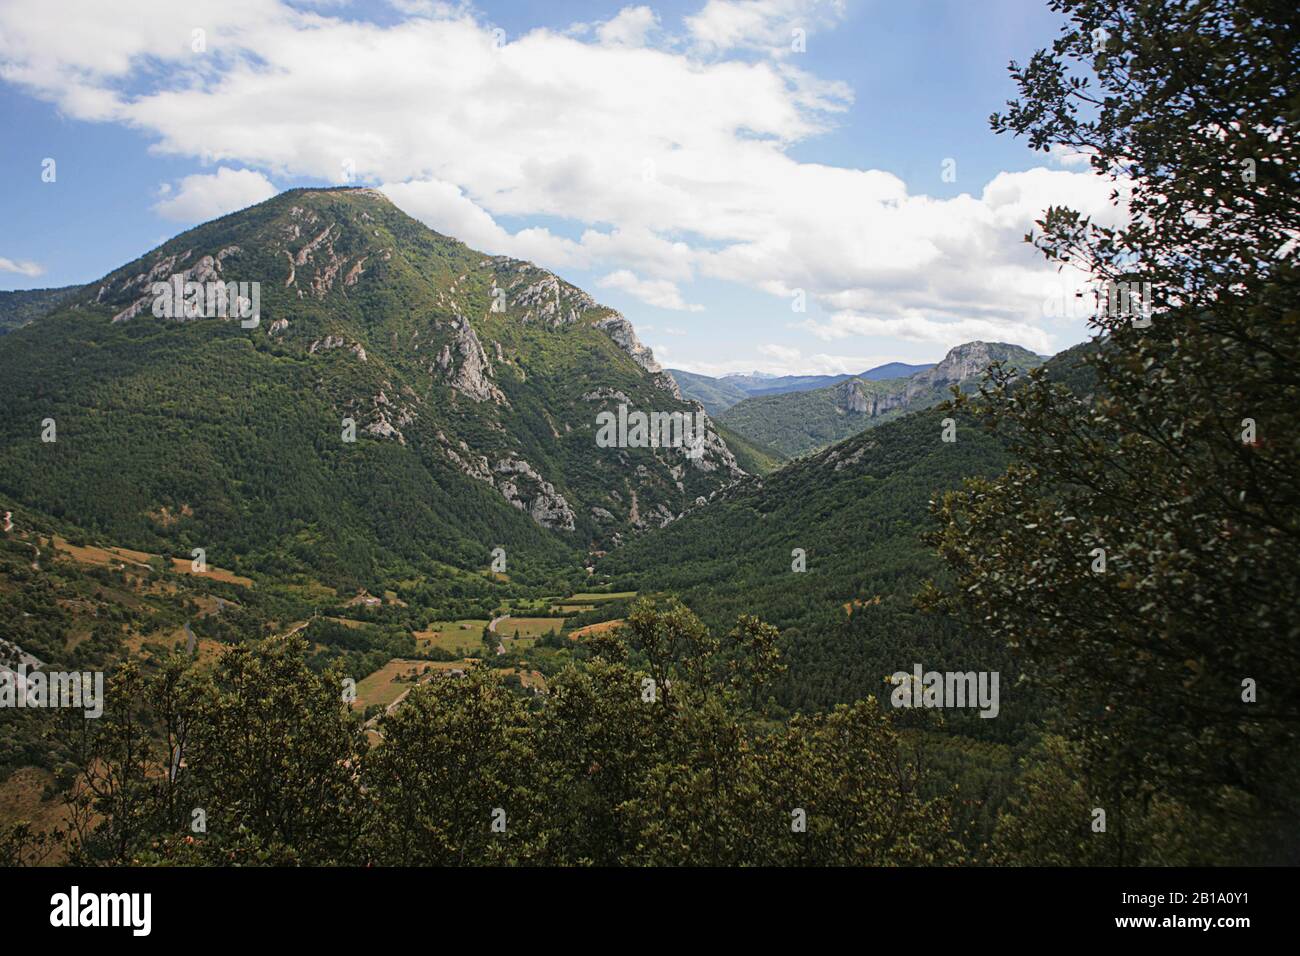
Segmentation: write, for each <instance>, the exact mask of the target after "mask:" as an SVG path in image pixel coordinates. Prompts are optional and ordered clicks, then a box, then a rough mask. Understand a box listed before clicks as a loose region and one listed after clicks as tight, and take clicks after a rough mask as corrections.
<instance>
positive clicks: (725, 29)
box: [686, 0, 844, 55]
mask: <svg viewBox="0 0 1300 956" xmlns="http://www.w3.org/2000/svg"><path fill="white" fill-rule="evenodd" d="M843 16H844V0H708V2H707V3H705V5H704V7H703V8H702V9H701V10H700V12H699V13H696V14H693V15H692V16H689V17H687V18H686V26H687V29H688V30H689V31H690V35H691V37H692V39H694V40H695V42H696V43H698V44H700V45H701V46H703V47H705V48H708V49H712V50H719V51H722V50H732V49H738V48H739V49H757V50H763V51H766V52H769V53H772V54H774V55H785V54H786V53H791V52H794V49H793V47H794V46H795V45H796V43H795V41H796V37H795V31H796V30H801V31H803V37H804V38H805V39H806V38H807V36H808V35H810V34H812V33H814V32H816V31H819V30H825V29H828V28H830V27H832V26H834V25H835V23H837V22H838V21H839V20H840V19H841V18H843Z"/></svg>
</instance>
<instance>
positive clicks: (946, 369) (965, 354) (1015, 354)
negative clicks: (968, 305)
mask: <svg viewBox="0 0 1300 956" xmlns="http://www.w3.org/2000/svg"><path fill="white" fill-rule="evenodd" d="M999 361H1000V362H1004V363H1007V364H1009V365H1013V366H1016V367H1020V368H1033V367H1034V366H1037V365H1041V364H1042V362H1043V360H1042V359H1041V358H1039V357H1038V356H1037V355H1035V354H1034V353H1033V352H1030V351H1029V350H1028V349H1023V348H1021V347H1020V346H1018V345H1008V344H1006V343H1005V342H967V343H965V344H964V345H958V346H956V347H955V348H952V349H949V351H948V354H947V355H945V356H944V357H943V361H941V362H940V363H939V364H938V365H936V366H935V367H934V368H932V369H927V370H926V371H924V372H917V373H916V374H915V375H913V376H911V377H910V378H909V379H908V383H907V394H908V396H909V398H910V397H915V396H917V395H920V394H924V393H928V392H931V391H934V390H936V389H939V390H946V389H947V388H948V387H949V386H951V385H960V384H962V383H964V382H969V381H972V380H974V379H978V378H981V377H983V375H984V372H985V371H986V370H987V369H988V367H989V366H990V365H991V364H992V363H994V362H999Z"/></svg>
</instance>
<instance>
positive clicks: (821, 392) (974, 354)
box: [718, 341, 1043, 457]
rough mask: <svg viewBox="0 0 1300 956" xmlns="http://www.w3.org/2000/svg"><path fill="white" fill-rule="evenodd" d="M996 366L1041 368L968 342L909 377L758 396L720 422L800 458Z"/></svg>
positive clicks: (1034, 359) (993, 345)
mask: <svg viewBox="0 0 1300 956" xmlns="http://www.w3.org/2000/svg"><path fill="white" fill-rule="evenodd" d="M995 361H999V362H1003V363H1005V364H1007V365H1009V366H1011V367H1014V368H1024V369H1027V368H1035V367H1037V366H1038V365H1041V364H1042V363H1043V360H1042V359H1041V358H1040V357H1039V356H1038V355H1036V354H1035V353H1033V352H1031V351H1029V350H1028V349H1025V348H1022V347H1020V346H1018V345H1011V344H1008V343H1004V342H981V341H975V342H966V343H963V344H961V345H958V346H955V347H953V348H952V349H950V350H949V351H948V353H947V354H946V355H945V356H944V358H943V360H942V361H940V362H939V363H938V364H936V365H934V366H930V367H928V368H924V369H922V370H920V371H918V372H915V373H913V374H911V375H909V376H907V377H905V378H892V379H876V380H869V379H865V378H862V377H861V376H854V377H849V378H846V379H844V380H842V381H840V382H838V383H835V384H833V385H829V386H825V387H822V388H818V389H811V390H808V391H800V392H785V393H780V394H769V395H754V396H750V397H748V398H746V399H744V400H742V401H740V402H737V403H736V404H734V405H732V406H730V407H728V408H726V409H724V410H723V411H722V412H720V413H719V415H718V420H719V421H720V422H722V423H723V424H725V425H726V426H727V427H728V428H730V429H732V430H733V431H735V432H737V433H738V434H740V435H742V436H744V437H745V438H748V439H749V440H751V441H754V442H758V443H760V444H764V445H768V446H770V447H772V448H774V449H776V450H777V451H779V452H780V453H782V454H783V455H786V456H788V457H798V456H800V455H805V454H809V453H810V452H814V451H817V450H818V449H821V448H825V447H827V446H829V445H831V444H834V443H835V442H836V441H840V440H841V439H844V438H847V437H848V436H850V435H852V434H854V433H856V432H858V431H860V430H862V429H865V428H872V427H875V426H876V425H878V424H880V423H881V422H883V421H888V420H889V419H890V418H893V417H896V416H897V415H899V414H902V413H903V412H904V411H906V410H908V409H916V408H919V407H924V406H926V405H934V404H937V403H938V402H942V401H943V400H945V399H946V398H947V397H948V390H949V388H950V387H951V386H953V385H956V386H958V387H961V388H969V387H972V386H973V384H974V382H975V380H976V379H978V378H979V377H980V376H981V375H982V374H983V373H984V371H985V370H986V369H987V368H988V366H989V365H990V364H991V363H992V362H995Z"/></svg>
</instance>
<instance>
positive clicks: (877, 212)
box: [0, 0, 1115, 351]
mask: <svg viewBox="0 0 1300 956" xmlns="http://www.w3.org/2000/svg"><path fill="white" fill-rule="evenodd" d="M397 5H398V6H399V7H400V8H401V9H403V10H405V11H408V12H410V14H411V15H410V16H409V17H408V18H407V19H405V20H401V21H399V22H396V23H392V24H389V25H383V26H381V25H376V24H373V23H367V22H364V21H361V20H356V19H343V18H342V17H339V16H337V15H335V12H334V10H333V8H332V7H330V6H318V7H316V8H315V9H309V10H303V9H296V8H295V7H293V6H290V5H288V4H287V3H283V2H279V0H195V2H194V3H192V4H187V5H179V4H174V3H171V2H164V0H120V2H118V3H114V4H111V5H110V4H104V3H102V2H99V0H67V2H66V3H62V4H58V5H55V4H50V3H48V2H47V0H6V3H4V4H3V5H0V75H2V76H3V77H4V78H5V79H7V80H9V81H10V82H12V83H16V84H20V85H23V86H24V87H26V88H27V89H29V90H30V91H32V92H34V93H35V94H37V95H40V96H43V97H45V98H47V99H49V100H51V101H52V102H55V103H57V104H58V105H59V107H60V108H61V109H62V110H63V111H64V112H66V113H67V114H69V115H71V116H73V117H76V118H80V119H94V120H106V121H114V122H118V123H122V124H125V125H127V126H130V127H132V128H134V129H137V130H140V131H142V132H144V133H145V134H147V135H150V136H153V137H154V138H155V139H156V145H155V147H154V148H155V150H156V151H157V152H159V153H162V154H164V155H172V156H183V157H190V158H195V159H200V160H203V161H206V162H209V163H225V164H229V165H242V166H245V167H248V169H245V170H244V171H242V173H241V174H240V175H241V176H242V177H245V178H242V179H241V180H240V183H241V184H242V185H244V186H246V187H249V190H248V192H247V193H243V194H240V195H239V196H237V197H234V198H232V199H230V200H229V201H231V202H235V203H236V204H239V203H247V202H252V201H256V200H257V198H265V195H269V194H270V189H271V187H270V183H269V181H268V180H266V178H265V176H264V175H262V173H259V172H253V171H252V170H261V171H263V172H264V173H266V174H270V175H274V176H277V177H281V176H283V177H302V178H315V179H324V180H326V181H331V182H343V181H344V177H343V175H342V171H343V169H344V168H345V166H344V164H345V162H346V163H351V168H352V169H353V170H354V171H355V177H356V179H355V181H357V182H362V183H374V184H381V185H382V188H383V189H384V190H385V192H386V193H387V194H388V195H389V196H390V197H392V199H393V201H394V202H395V203H397V204H398V205H399V206H400V207H401V208H403V209H405V210H406V211H407V212H409V213H410V214H412V215H414V216H416V217H417V218H419V219H421V220H423V221H424V222H426V223H428V224H429V225H430V226H432V227H433V228H435V229H438V230H439V231H442V232H446V233H449V234H451V235H454V236H456V237H457V238H460V239H463V240H464V241H466V242H467V243H469V244H470V245H471V246H474V247H477V248H481V249H484V250H485V251H488V252H493V253H505V254H509V255H513V256H517V257H519V258H525V259H532V260H534V261H536V262H539V263H541V264H543V265H545V266H547V267H549V268H552V269H555V270H557V271H559V270H565V269H584V270H599V271H600V272H602V273H604V274H605V276H606V278H605V280H602V284H604V285H605V286H606V287H607V288H617V289H620V290H622V291H624V292H626V293H627V294H629V295H633V296H635V297H636V298H638V299H639V300H640V301H644V302H647V303H650V304H653V305H657V306H659V307H663V308H669V309H687V310H689V309H692V308H699V307H698V306H692V305H689V304H688V303H687V302H686V301H685V299H684V298H683V296H682V294H681V292H680V287H681V285H682V284H683V283H689V282H691V281H693V280H695V279H697V278H701V277H704V278H713V279H718V280H723V281H726V282H731V283H736V284H739V285H742V286H745V287H748V288H751V289H757V290H762V291H764V292H766V293H768V294H771V295H773V296H780V297H783V298H785V299H786V302H787V303H788V301H789V296H790V294H791V292H792V291H793V290H795V289H801V290H803V291H804V292H805V293H806V296H807V300H808V303H809V307H810V310H811V312H812V314H813V315H815V314H817V309H813V307H814V306H817V307H819V309H820V311H823V312H825V313H826V314H828V315H829V316H830V317H829V318H825V319H814V318H810V319H809V321H808V322H805V323H801V324H800V326H799V328H800V329H801V330H802V331H803V332H804V333H807V334H809V336H810V338H812V339H814V340H815V339H822V340H840V339H845V338H849V337H857V336H872V335H884V336H889V337H892V338H894V339H896V340H898V341H899V342H935V343H939V342H940V340H942V344H944V345H955V344H957V343H958V342H960V341H963V339H962V338H961V337H960V336H963V335H964V336H966V338H971V337H982V338H1003V339H1008V340H1010V341H1015V342H1018V343H1019V344H1022V345H1026V346H1029V347H1031V348H1037V349H1039V350H1042V351H1048V350H1051V348H1052V347H1053V346H1054V345H1055V344H1057V343H1055V342H1053V341H1052V337H1053V336H1052V333H1051V332H1050V331H1049V330H1048V329H1047V327H1046V326H1047V324H1048V323H1046V322H1045V321H1044V317H1043V297H1044V296H1045V295H1046V294H1047V292H1048V282H1049V280H1051V278H1052V276H1053V271H1052V268H1051V267H1050V266H1049V265H1048V264H1046V263H1045V262H1043V261H1042V259H1041V257H1040V256H1039V255H1038V254H1037V253H1036V252H1035V251H1033V250H1032V249H1030V248H1028V247H1026V246H1025V245H1024V244H1023V243H1021V242H1020V238H1021V236H1022V235H1023V234H1024V233H1025V232H1026V231H1027V230H1028V229H1029V228H1030V227H1031V225H1032V222H1033V220H1034V219H1035V218H1037V217H1038V216H1040V215H1041V213H1042V211H1043V210H1044V209H1045V208H1046V206H1048V205H1050V204H1070V205H1074V206H1075V207H1076V208H1080V209H1081V210H1082V211H1084V212H1085V213H1089V214H1092V215H1094V216H1096V217H1097V218H1099V219H1102V220H1107V219H1113V218H1114V216H1115V211H1114V210H1113V209H1111V208H1110V207H1109V205H1108V202H1107V196H1108V193H1109V190H1110V188H1111V187H1110V185H1109V184H1108V183H1106V182H1105V181H1103V180H1101V179H1099V178H1098V177H1096V176H1094V175H1092V174H1091V173H1090V172H1080V171H1074V170H1073V169H1047V168H1042V169H1034V170H1029V171H1027V172H1020V173H1002V174H1000V175H999V176H997V177H995V178H994V179H993V180H992V181H990V182H989V183H988V184H987V185H986V186H985V188H984V189H983V190H982V191H981V192H980V193H979V194H978V195H969V194H963V195H960V196H957V197H954V198H950V199H935V198H932V197H929V196H925V195H916V194H912V193H909V191H908V189H907V187H906V185H905V183H904V182H903V181H902V180H901V179H899V178H898V177H897V176H895V175H892V174H891V173H889V172H885V171H881V170H872V169H856V168H848V167H836V166H830V165H824V164H818V163H811V162H801V161H799V160H797V159H795V158H793V155H792V152H791V147H792V146H793V145H795V144H798V143H800V142H803V141H806V140H808V139H809V138H810V137H813V136H816V135H817V134H818V133H820V132H822V131H824V130H826V129H827V128H828V127H829V126H830V125H831V124H832V123H833V122H834V121H835V120H836V118H837V117H839V116H841V115H842V114H843V113H844V111H845V110H846V109H847V108H848V107H849V106H850V105H851V104H852V102H853V93H852V91H851V90H850V89H849V88H848V87H847V86H845V85H844V84H842V83H839V82H836V81H834V80H833V79H827V78H823V77H818V76H815V75H813V74H812V73H810V72H808V71H807V70H806V69H803V68H800V67H798V66H796V64H805V63H812V62H815V61H813V60H811V58H806V57H805V58H801V57H799V56H787V55H777V54H778V53H779V51H777V50H775V49H773V50H769V52H771V53H772V54H773V55H759V56H755V55H753V54H754V53H755V51H757V52H759V53H762V52H763V51H764V50H768V48H769V47H772V45H773V44H777V45H778V46H783V47H784V48H785V49H786V50H787V51H788V47H789V32H790V29H792V24H795V23H796V22H797V25H799V26H800V27H801V28H802V29H806V30H808V31H809V34H810V35H812V33H813V32H815V31H818V30H825V29H830V28H833V27H834V26H835V24H836V23H837V22H838V21H839V20H840V19H841V18H842V15H843V5H842V4H841V3H835V2H829V3H828V2H821V3H819V2H812V0H750V2H745V3H741V2H738V0H707V2H705V3H703V4H702V6H701V7H700V8H699V10H698V12H697V13H696V14H695V15H693V16H691V17H688V18H687V20H686V24H685V25H686V29H687V31H688V32H687V33H686V34H685V35H683V36H670V35H668V34H667V33H666V32H665V30H664V29H662V26H660V27H658V28H657V27H656V24H657V21H656V20H655V18H654V15H653V12H652V11H651V10H650V9H649V8H648V7H645V6H632V7H627V8H624V9H623V10H621V11H620V12H619V13H618V14H617V15H616V16H615V17H614V18H613V19H611V20H608V21H604V22H602V23H598V24H587V25H583V27H582V28H581V29H576V28H575V29H573V30H569V31H567V32H564V33H561V32H556V31H552V30H535V31H533V32H530V33H527V34H525V35H522V36H518V37H509V38H508V41H509V42H506V43H505V44H504V45H498V43H497V42H496V41H497V37H496V35H494V33H493V27H492V25H491V24H489V23H486V22H483V21H481V20H480V19H477V18H476V15H475V14H473V13H472V12H467V10H468V8H467V7H465V6H462V5H460V4H455V5H452V4H445V3H428V4H425V3H419V2H417V0H397ZM195 23H203V24H205V25H206V26H205V29H206V30H207V52H205V53H203V54H196V53H194V52H193V51H192V50H191V47H190V31H191V29H192V27H193V24H195ZM1058 159H1061V160H1064V161H1065V162H1070V160H1069V159H1068V158H1065V157H1058ZM226 172H227V173H228V174H229V175H236V174H235V173H234V172H233V171H231V170H226ZM221 177H222V172H221V171H219V172H218V173H217V174H216V176H215V177H212V176H208V177H190V179H197V180H198V182H196V183H195V184H194V185H192V186H188V185H187V184H188V183H189V182H190V180H189V179H187V180H186V181H185V182H183V183H182V184H181V186H180V190H179V192H178V194H177V195H175V196H171V195H169V196H166V197H164V198H163V199H162V200H161V201H160V203H159V209H160V212H161V211H164V210H165V211H167V212H169V213H172V214H174V215H176V216H178V217H182V218H187V219H194V218H205V217H206V216H207V215H215V214H217V212H216V211H215V210H216V209H217V208H218V207H224V202H223V201H218V200H216V199H213V200H212V202H213V210H214V211H212V212H208V211H207V210H206V209H203V208H200V207H201V206H202V203H201V201H200V198H201V197H203V196H212V194H213V193H214V191H216V187H217V186H218V185H219V184H220V180H221ZM246 177H260V182H257V183H254V182H253V181H252V180H251V179H248V178H246ZM252 187H256V188H252ZM259 190H260V192H261V193H265V195H260V194H259ZM183 200H184V201H183ZM221 211H225V209H224V208H221ZM527 217H546V218H547V219H554V220H556V221H557V222H561V223H563V224H564V228H565V234H564V235H561V234H559V233H558V232H557V231H556V230H557V229H558V228H560V227H558V226H551V228H545V227H541V226H533V227H531V228H523V229H516V230H515V231H513V232H512V231H511V230H510V229H508V228H506V227H505V226H503V225H502V223H503V222H507V223H508V222H513V221H515V220H516V219H518V218H524V219H527ZM569 226H572V227H573V228H572V231H569V229H568V227H569ZM570 235H574V236H577V237H578V238H576V239H573V238H569V236H570ZM970 332H977V333H978V334H977V335H971V334H968V333H970ZM994 333H997V334H994ZM868 347H869V348H875V347H876V344H875V343H872V344H871V345H870V346H868Z"/></svg>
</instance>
